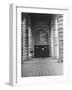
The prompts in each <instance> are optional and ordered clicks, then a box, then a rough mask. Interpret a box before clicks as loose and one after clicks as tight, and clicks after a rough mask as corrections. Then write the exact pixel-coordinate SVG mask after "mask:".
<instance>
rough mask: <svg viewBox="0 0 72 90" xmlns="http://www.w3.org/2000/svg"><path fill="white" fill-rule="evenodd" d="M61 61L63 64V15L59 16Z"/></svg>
mask: <svg viewBox="0 0 72 90" xmlns="http://www.w3.org/2000/svg"><path fill="white" fill-rule="evenodd" d="M57 18H58V19H57V20H58V35H59V61H58V62H63V15H58V17H57Z"/></svg>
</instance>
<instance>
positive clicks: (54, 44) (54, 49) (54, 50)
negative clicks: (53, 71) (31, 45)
mask: <svg viewBox="0 0 72 90" xmlns="http://www.w3.org/2000/svg"><path fill="white" fill-rule="evenodd" d="M51 56H52V57H53V58H57V59H58V58H59V44H58V23H57V17H56V15H53V16H52V19H51Z"/></svg>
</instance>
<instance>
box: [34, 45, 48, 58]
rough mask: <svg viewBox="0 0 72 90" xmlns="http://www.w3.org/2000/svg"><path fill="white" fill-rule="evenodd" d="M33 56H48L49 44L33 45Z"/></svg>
mask: <svg viewBox="0 0 72 90" xmlns="http://www.w3.org/2000/svg"><path fill="white" fill-rule="evenodd" d="M34 57H35V58H46V57H49V45H35V46H34Z"/></svg>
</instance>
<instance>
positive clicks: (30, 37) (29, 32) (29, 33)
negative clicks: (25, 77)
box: [28, 17, 33, 58]
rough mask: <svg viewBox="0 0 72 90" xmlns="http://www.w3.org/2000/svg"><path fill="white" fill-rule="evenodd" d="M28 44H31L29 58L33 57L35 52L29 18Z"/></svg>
mask: <svg viewBox="0 0 72 90" xmlns="http://www.w3.org/2000/svg"><path fill="white" fill-rule="evenodd" d="M28 37H29V39H28V42H29V58H31V57H32V54H33V53H32V51H33V47H32V29H31V20H30V17H29V26H28Z"/></svg>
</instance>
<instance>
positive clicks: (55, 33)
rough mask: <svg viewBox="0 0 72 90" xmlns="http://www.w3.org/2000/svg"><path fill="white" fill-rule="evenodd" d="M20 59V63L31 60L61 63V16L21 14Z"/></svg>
mask: <svg viewBox="0 0 72 90" xmlns="http://www.w3.org/2000/svg"><path fill="white" fill-rule="evenodd" d="M37 48H38V49H37ZM37 50H38V51H37ZM38 52H39V53H38ZM41 52H42V53H41ZM37 53H38V54H37ZM39 54H40V55H39ZM44 54H45V55H44ZM21 58H22V59H21V60H22V63H23V62H24V61H29V60H33V58H52V59H53V58H54V59H57V60H58V62H63V15H62V14H36V13H35V14H34V13H22V14H21Z"/></svg>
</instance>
